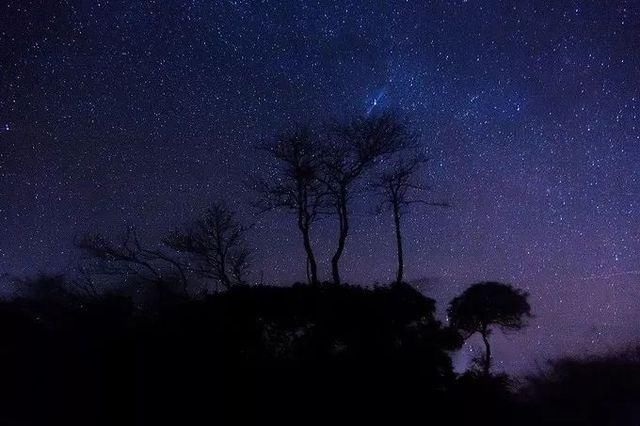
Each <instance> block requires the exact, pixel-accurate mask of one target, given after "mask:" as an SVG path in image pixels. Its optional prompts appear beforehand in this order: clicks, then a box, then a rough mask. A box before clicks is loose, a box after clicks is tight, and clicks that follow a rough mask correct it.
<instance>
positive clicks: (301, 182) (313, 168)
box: [257, 128, 326, 284]
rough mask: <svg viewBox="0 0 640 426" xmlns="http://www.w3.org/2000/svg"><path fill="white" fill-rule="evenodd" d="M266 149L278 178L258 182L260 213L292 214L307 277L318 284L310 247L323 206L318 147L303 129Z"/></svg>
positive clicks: (307, 130)
mask: <svg viewBox="0 0 640 426" xmlns="http://www.w3.org/2000/svg"><path fill="white" fill-rule="evenodd" d="M264 148H265V150H266V151H267V152H268V153H269V154H270V155H271V156H272V157H273V159H275V160H276V162H277V175H276V176H271V177H270V178H269V180H268V181H266V180H262V181H260V182H258V185H257V186H258V191H259V192H260V200H259V202H258V205H259V207H260V208H261V209H262V210H263V211H267V210H274V209H283V210H289V211H292V212H294V213H295V215H296V223H297V226H298V230H299V231H300V233H301V235H302V242H303V245H304V250H305V253H306V257H307V259H306V261H307V278H308V280H309V282H310V283H313V284H316V283H318V266H317V262H316V258H315V255H314V252H313V248H312V245H311V226H312V224H313V223H314V222H315V220H316V219H317V217H318V214H319V212H320V210H321V208H322V207H323V205H324V203H325V198H326V197H325V194H324V192H323V188H322V187H321V185H320V181H319V179H318V178H319V172H320V168H319V166H320V163H319V155H318V144H317V141H315V140H314V138H313V135H312V132H311V130H310V129H308V128H303V129H300V130H298V131H295V132H293V133H290V134H285V135H282V136H280V137H279V138H278V139H277V140H276V141H275V143H273V144H270V145H266V146H265V147H264Z"/></svg>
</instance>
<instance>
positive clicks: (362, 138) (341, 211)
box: [322, 113, 415, 284]
mask: <svg viewBox="0 0 640 426" xmlns="http://www.w3.org/2000/svg"><path fill="white" fill-rule="evenodd" d="M333 136H334V137H333V138H330V140H329V142H328V143H327V144H326V145H325V146H324V149H323V151H322V171H323V173H322V181H323V183H324V185H325V187H326V191H327V194H328V196H329V202H330V205H331V207H332V208H333V211H334V214H335V215H336V216H337V217H338V225H339V227H338V230H339V231H338V244H337V247H336V250H335V252H334V254H333V257H332V258H331V272H332V276H333V281H334V282H335V283H336V284H340V267H339V263H340V258H341V257H342V253H343V252H344V247H345V243H346V241H347V237H348V235H349V216H350V200H351V196H352V193H353V190H354V186H355V185H356V183H358V181H359V180H360V179H361V178H362V177H363V176H364V175H365V174H366V173H367V172H368V171H370V170H371V169H372V168H373V167H375V166H376V164H377V162H378V161H379V160H380V159H381V158H383V157H388V156H391V155H393V154H395V153H397V152H398V151H400V150H402V149H405V148H407V147H409V146H412V145H413V143H414V142H415V135H414V134H413V133H412V132H411V131H410V130H409V128H408V127H407V126H406V125H405V124H404V123H403V122H402V121H401V120H400V119H399V118H398V117H397V116H395V115H394V114H390V113H387V114H383V115H380V116H377V117H364V118H357V119H355V120H352V121H350V122H348V123H347V124H343V125H339V126H336V128H335V129H334V132H333Z"/></svg>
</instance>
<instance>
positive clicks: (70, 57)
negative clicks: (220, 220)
mask: <svg viewBox="0 0 640 426" xmlns="http://www.w3.org/2000/svg"><path fill="white" fill-rule="evenodd" d="M0 8H1V11H0V67H1V68H0V232H1V235H2V238H0V272H3V273H7V274H17V275H24V274H31V273H35V272H37V271H41V270H42V271H54V270H60V269H66V268H68V267H69V266H70V265H72V264H73V262H74V258H75V253H74V249H73V238H74V236H75V235H78V234H80V233H82V232H84V231H94V230H101V231H105V232H107V233H109V234H117V233H118V232H119V231H120V230H122V229H124V228H125V227H126V226H129V225H135V226H137V227H138V228H139V229H141V230H144V231H145V233H146V234H147V235H148V236H149V240H153V239H154V238H155V237H157V236H159V235H161V234H162V233H163V232H165V230H166V229H167V228H168V227H170V226H171V225H173V224H177V223H181V222H183V221H185V220H188V219H189V218H191V217H193V216H194V215H195V214H197V212H198V211H199V210H200V209H202V208H203V207H204V206H205V205H206V204H207V203H208V202H210V201H212V200H216V199H219V198H224V199H227V200H228V201H229V202H230V203H232V204H233V205H234V207H235V208H236V209H237V210H238V211H239V212H240V213H241V214H242V216H243V218H244V219H245V220H246V221H251V222H255V223H256V226H255V228H254V244H255V245H256V247H257V249H258V254H259V255H258V258H257V265H256V268H255V269H256V276H259V275H260V276H263V277H264V279H265V280H267V281H270V282H271V281H276V282H291V281H293V280H297V279H303V278H304V263H303V255H302V253H301V242H300V239H299V236H298V234H296V233H295V232H294V231H293V227H292V226H291V218H289V217H283V216H281V215H275V214H274V215H268V216H258V215H256V214H255V212H254V211H253V209H252V208H251V207H250V203H251V200H252V199H253V197H254V194H252V192H251V190H250V188H249V187H248V186H247V185H246V178H247V176H250V175H251V174H262V175H268V174H269V168H268V165H267V164H266V163H265V159H264V158H263V157H262V156H261V155H259V154H257V153H256V152H255V150H254V148H255V147H256V145H257V144H259V143H260V142H262V141H265V140H268V139H269V138H271V137H273V136H274V135H275V134H276V133H278V132H279V131H281V130H283V129H286V128H288V127H290V126H291V125H292V124H293V123H309V122H311V123H322V122H325V121H327V120H331V119H335V118H339V117H345V116H353V115H358V114H361V115H362V114H367V113H371V112H372V111H378V110H379V111H383V110H391V109H393V110H399V111H401V112H402V113H403V114H404V115H405V116H407V117H409V118H410V119H411V120H412V122H413V123H414V124H415V125H416V127H417V128H418V129H419V130H420V132H421V134H422V139H421V140H422V143H423V144H424V146H425V148H426V149H427V150H428V152H429V154H430V157H431V162H430V164H429V167H428V172H427V175H426V176H425V180H427V181H428V182H429V184H430V185H431V186H432V187H433V188H434V191H433V194H432V196H433V197H434V199H442V200H444V199H446V200H448V201H449V202H450V203H451V204H452V208H450V209H446V210H444V209H422V210H416V211H414V212H413V213H412V214H411V216H410V218H409V220H408V221H407V223H406V229H405V235H406V239H407V247H406V251H407V255H406V257H407V259H406V269H407V276H408V278H411V279H413V280H416V281H415V283H416V285H419V286H420V287H421V288H422V289H423V291H424V292H425V293H427V294H429V295H432V296H434V297H436V298H437V299H438V300H439V301H440V302H441V305H442V306H444V305H443V303H445V302H446V301H447V300H448V299H449V298H450V297H452V296H453V295H455V294H456V293H458V292H459V291H460V290H461V289H463V288H464V286H465V285H468V284H470V283H472V282H475V281H479V280H485V279H493V280H502V281H507V282H511V283H514V284H515V285H517V286H519V287H522V288H525V289H527V290H528V291H529V292H530V294H531V300H532V304H533V309H534V313H535V314H536V318H535V319H534V320H532V321H531V324H530V327H529V329H528V331H526V332H525V333H519V334H517V335H513V336H506V337H503V336H496V339H497V340H498V341H499V344H498V346H499V347H498V350H497V351H496V360H498V361H502V362H503V366H504V368H506V369H507V370H510V371H523V370H527V369H530V368H532V367H535V366H536V364H538V363H541V362H543V361H544V359H546V358H548V357H555V356H558V355H561V354H564V353H581V352H584V351H601V350H606V349H609V348H612V347H617V346H620V345H624V344H627V343H629V342H632V341H634V339H635V340H637V338H638V336H640V325H639V324H640V321H639V320H640V309H638V308H637V306H638V304H639V303H640V289H638V284H639V281H640V277H639V276H638V274H640V272H639V270H640V251H639V249H640V238H639V225H640V216H639V212H640V210H639V209H640V204H639V202H638V199H639V197H640V191H639V189H638V185H639V183H640V181H639V178H640V168H639V167H638V164H639V160H640V129H638V109H639V104H640V84H639V83H640V10H639V8H640V4H639V3H638V2H637V1H607V2H603V1H596V0H594V1H563V2H548V1H528V2H522V1H486V0H483V1H473V0H467V1H437V2H436V1H433V2H427V1H418V0H416V1H393V2H392V1H389V2H381V1H362V2H357V1H351V0H348V1H336V2H329V1H316V2H310V1H303V0H298V1H269V2H258V1H255V2H254V1H240V0H239V1H195V0H193V1H184V2H178V1H140V2H126V1H122V2H116V1H106V0H103V1H97V0H94V1H89V0H67V1H44V0H42V1H35V0H19V1H17V0H9V1H8V2H5V3H3V5H2V6H0ZM374 206H375V200H373V199H372V197H371V196H369V195H366V194H363V195H361V196H360V199H359V200H358V202H357V216H356V217H355V220H354V222H355V223H354V226H353V234H352V235H351V236H350V240H349V241H348V246H347V251H346V254H345V259H344V261H343V264H344V268H345V273H344V275H345V277H346V278H347V279H348V280H349V281H350V282H356V283H365V282H366V283H371V282H374V281H378V282H388V281H390V280H391V279H392V278H393V276H394V275H393V274H394V267H395V259H394V256H393V240H392V238H393V234H392V228H391V221H390V218H389V217H386V216H375V215H372V212H373V210H374ZM322 226H323V228H325V230H324V231H322V232H317V233H316V236H315V239H316V245H317V246H318V248H319V250H320V253H321V259H322V260H323V265H322V269H321V271H322V273H323V276H324V277H325V278H328V276H329V275H328V269H327V262H326V260H327V258H328V255H329V252H330V250H331V249H332V247H333V244H334V235H333V228H332V226H333V224H332V223H331V220H329V219H327V220H326V221H324V222H323V224H322ZM471 346H472V345H471ZM469 350H470V349H469V348H465V349H464V350H463V351H462V352H461V353H460V354H458V355H457V362H458V363H460V364H464V363H465V360H466V359H467V358H468V355H469Z"/></svg>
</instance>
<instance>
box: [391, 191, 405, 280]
mask: <svg viewBox="0 0 640 426" xmlns="http://www.w3.org/2000/svg"><path fill="white" fill-rule="evenodd" d="M393 222H394V224H395V226H396V244H397V247H398V272H397V274H396V282H397V283H401V282H402V279H403V276H404V259H403V255H402V234H401V230H400V206H399V205H398V204H397V203H394V205H393Z"/></svg>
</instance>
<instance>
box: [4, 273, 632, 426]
mask: <svg viewBox="0 0 640 426" xmlns="http://www.w3.org/2000/svg"><path fill="white" fill-rule="evenodd" d="M22 285H24V286H25V288H27V287H29V288H30V291H29V292H28V293H29V294H28V296H26V295H25V296H24V297H19V298H15V299H14V300H12V301H5V302H3V303H0V327H1V330H2V334H1V335H2V336H3V340H2V345H1V347H0V362H1V365H3V366H4V374H3V385H2V386H0V401H2V410H0V423H1V424H7V425H14V424H15V425H41V424H65V425H76V424H77V425H86V424H91V425H113V424H118V425H128V424H130V425H152V424H153V425H157V424H258V423H264V422H273V421H276V422H278V423H279V424H327V423H331V424H336V423H337V424H344V423H350V424H353V423H354V422H356V423H364V422H372V423H376V424H377V423H380V422H385V423H387V422H393V424H413V423H414V422H415V421H422V422H425V423H440V422H442V421H445V422H446V423H448V424H456V425H458V424H459V425H466V424H469V423H479V424H493V425H514V424H520V425H531V426H533V425H538V426H539V425H603V424H605V425H606V424H615V425H635V424H637V420H638V409H637V407H638V404H639V403H640V393H639V392H638V389H640V387H639V386H638V385H639V384H640V359H639V358H638V355H637V353H635V352H633V353H628V354H622V355H617V356H612V357H608V358H596V359H587V360H582V361H581V360H561V361H558V362H556V363H554V364H552V365H551V366H550V367H549V368H548V369H547V370H545V371H544V372H543V373H542V374H540V375H536V376H534V377H531V378H529V379H528V380H526V381H525V382H523V383H522V382H521V383H517V382H514V381H512V380H511V379H509V378H508V377H507V376H505V375H501V374H492V373H490V372H489V370H488V367H489V364H485V360H484V359H481V360H479V365H478V368H474V369H471V370H470V371H469V372H466V373H464V374H461V375H459V374H456V373H455V372H454V371H453V368H452V365H451V359H450V356H449V353H450V352H451V351H455V350H457V349H459V348H460V347H461V345H462V343H463V341H464V338H465V337H466V336H468V335H469V334H470V333H472V332H474V331H478V332H480V333H485V334H486V335H488V333H487V332H488V331H490V330H495V329H496V328H500V327H506V328H518V327H520V326H521V325H522V324H523V323H522V321H523V320H524V319H526V316H527V315H526V314H527V313H528V309H527V307H528V305H526V297H524V295H523V294H521V293H519V292H517V291H516V290H513V289H512V288H511V287H509V286H506V285H500V284H498V283H479V284H477V285H474V286H471V287H470V289H469V290H467V291H466V292H465V293H463V294H462V295H460V296H459V297H458V298H456V299H454V301H452V303H451V304H450V306H449V314H450V316H451V318H452V321H451V323H450V325H445V324H442V323H440V322H439V321H437V320H436V318H435V316H434V312H435V302H434V301H433V300H432V299H429V298H427V297H425V296H424V295H422V294H420V293H419V292H417V291H416V290H415V289H413V288H412V287H410V286H409V285H407V284H399V283H393V284H391V285H388V286H383V287H377V288H362V287H355V286H350V285H344V284H342V285H336V284H330V283H322V284H318V285H309V284H296V285H293V286H290V287H272V286H234V287H232V288H231V289H229V290H226V291H223V292H218V293H215V294H210V295H206V296H202V297H198V298H189V299H187V298H184V297H182V296H180V295H173V296H166V297H164V298H163V299H162V302H161V303H157V304H155V305H154V306H153V309H143V308H141V307H140V306H139V305H138V304H137V303H135V302H134V301H133V300H132V296H131V294H132V293H133V292H129V291H126V289H125V288H124V287H121V288H120V291H117V292H110V293H104V294H102V295H99V296H95V297H89V296H86V295H81V294H80V293H77V292H75V291H72V290H69V289H71V288H75V287H74V285H73V284H70V283H68V282H66V281H65V279H64V278H63V277H52V276H43V277H40V278H37V279H33V280H27V281H24V282H23V283H22ZM483 301H484V302H487V301H488V302H489V304H491V306H492V308H491V309H493V310H494V313H493V315H489V310H488V309H486V308H484V307H483V306H485V305H484V304H483ZM506 307H508V308H509V309H505V308H506ZM496 309H497V310H498V311H496ZM487 341H488V340H487ZM487 359H489V360H490V358H489V357H488V356H487ZM489 362H490V361H489ZM516 385H517V386H516Z"/></svg>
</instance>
